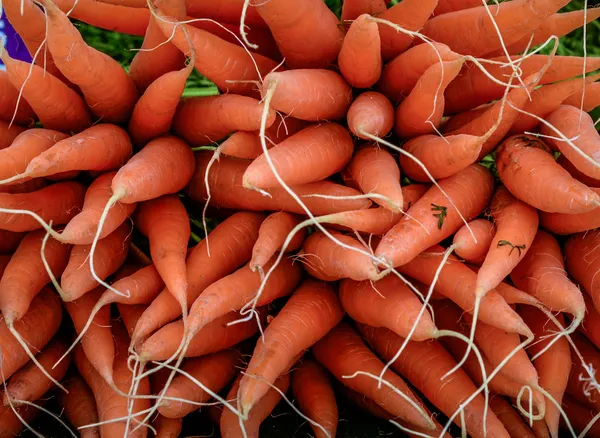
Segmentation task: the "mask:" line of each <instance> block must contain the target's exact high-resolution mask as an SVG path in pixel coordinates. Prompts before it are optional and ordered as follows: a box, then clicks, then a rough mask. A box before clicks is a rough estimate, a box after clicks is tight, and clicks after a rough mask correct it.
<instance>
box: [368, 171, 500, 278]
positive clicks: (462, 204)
mask: <svg viewBox="0 0 600 438" xmlns="http://www.w3.org/2000/svg"><path fill="white" fill-rule="evenodd" d="M493 185H494V181H493V178H492V175H491V173H490V172H489V171H488V170H487V169H486V168H484V167H482V166H480V165H478V164H472V165H470V166H469V167H467V168H465V169H464V170H462V171H460V172H458V173H456V174H454V175H452V176H451V177H448V178H445V179H443V180H440V181H439V187H440V188H441V189H442V190H443V191H444V192H445V194H444V193H443V192H442V190H440V188H438V187H437V186H434V187H432V188H431V189H429V191H428V192H427V193H425V195H423V197H422V198H421V199H419V200H418V201H417V202H415V203H414V204H413V205H412V207H411V208H410V209H409V210H408V212H407V214H406V216H404V217H403V218H402V219H401V220H400V222H398V224H396V225H395V226H394V228H392V229H391V230H390V231H388V232H387V233H386V234H385V235H384V236H383V239H382V240H381V243H380V244H379V245H378V246H377V250H376V251H375V256H376V257H381V258H384V259H386V260H388V261H389V262H391V264H392V265H393V266H400V265H403V264H405V263H407V262H409V261H410V260H412V259H414V258H415V257H416V256H417V255H419V254H420V253H421V252H422V251H424V250H425V249H427V248H429V247H430V246H432V245H435V244H436V243H438V242H440V241H442V240H443V239H444V238H446V237H448V236H450V235H452V234H453V233H455V232H456V231H458V229H459V228H460V227H461V226H462V224H463V220H462V219H461V217H460V215H459V214H458V212H457V209H458V211H460V213H461V215H462V217H463V218H464V219H465V220H466V221H469V220H471V219H473V218H475V217H476V216H477V215H479V214H480V213H481V212H482V211H483V209H484V208H485V206H486V205H487V204H488V202H489V200H490V198H491V196H492V190H493ZM448 198H449V199H451V200H452V201H453V204H454V205H451V204H450V203H449V201H448ZM425 229H426V230H427V232H424V230H425Z"/></svg>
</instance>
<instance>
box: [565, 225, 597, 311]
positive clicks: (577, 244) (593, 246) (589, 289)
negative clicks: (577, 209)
mask: <svg viewBox="0 0 600 438" xmlns="http://www.w3.org/2000/svg"><path fill="white" fill-rule="evenodd" d="M599 244H600V234H598V232H596V231H590V232H587V233H578V234H573V235H572V236H571V237H570V238H569V240H567V242H566V243H565V246H564V249H563V251H564V258H565V265H566V267H567V272H568V273H569V274H570V275H571V276H572V277H573V279H574V280H575V281H576V282H577V283H579V285H580V286H581V288H582V289H583V290H584V291H585V292H586V293H587V294H588V295H589V296H591V297H592V299H593V300H594V306H595V307H596V310H599V309H600V288H599V287H598V286H597V285H596V273H597V272H598V270H599V269H600V257H599V256H600V252H598V251H597V249H598V247H599Z"/></svg>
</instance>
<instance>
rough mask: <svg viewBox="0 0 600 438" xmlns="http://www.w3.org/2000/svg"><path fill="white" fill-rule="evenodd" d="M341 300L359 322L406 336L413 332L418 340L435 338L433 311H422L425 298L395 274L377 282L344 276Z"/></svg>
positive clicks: (413, 337)
mask: <svg viewBox="0 0 600 438" xmlns="http://www.w3.org/2000/svg"><path fill="white" fill-rule="evenodd" d="M340 301H341V302H342V306H343V307H344V310H345V311H346V312H347V313H348V315H350V317H351V318H352V319H353V320H355V321H357V322H359V323H362V324H368V325H370V326H372V327H385V328H387V329H389V330H391V331H392V332H394V333H396V334H397V335H398V336H401V337H403V338H407V337H409V335H411V339H414V340H415V341H423V340H425V339H432V338H434V337H435V335H436V331H437V329H436V328H435V324H434V322H433V320H432V319H431V315H430V314H429V312H428V311H425V312H424V313H423V315H420V313H421V307H422V304H421V302H420V301H419V299H418V298H417V297H416V295H415V294H414V293H413V292H412V291H411V290H410V289H409V288H408V286H407V285H406V284H404V282H403V281H402V280H401V279H400V278H398V277H396V276H395V275H388V276H387V277H385V278H383V279H381V280H379V281H377V282H375V283H373V284H371V283H370V282H368V281H361V282H356V281H353V280H342V282H341V284H340ZM414 326H416V329H413V327H414ZM413 330H414V333H412V334H411V332H412V331H413Z"/></svg>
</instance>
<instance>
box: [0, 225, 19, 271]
mask: <svg viewBox="0 0 600 438" xmlns="http://www.w3.org/2000/svg"><path fill="white" fill-rule="evenodd" d="M24 236H25V233H13V232H12V231H4V230H0V254H12V253H13V252H14V251H15V249H17V248H18V246H19V244H20V243H21V240H23V237H24ZM7 263H8V261H7ZM4 267H6V266H4ZM2 271H4V268H2Z"/></svg>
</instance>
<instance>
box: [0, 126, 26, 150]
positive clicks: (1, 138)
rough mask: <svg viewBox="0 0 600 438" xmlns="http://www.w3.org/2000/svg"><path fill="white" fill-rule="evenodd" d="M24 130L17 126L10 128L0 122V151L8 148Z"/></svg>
mask: <svg viewBox="0 0 600 438" xmlns="http://www.w3.org/2000/svg"><path fill="white" fill-rule="evenodd" d="M23 131H25V128H23V127H21V126H19V125H12V126H10V125H9V123H8V122H5V121H3V120H0V150H2V149H5V148H7V147H9V146H10V145H11V144H12V142H13V141H14V140H15V138H17V136H18V135H19V134H21V133H22V132H23Z"/></svg>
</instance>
